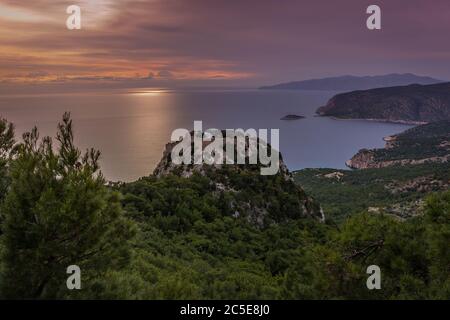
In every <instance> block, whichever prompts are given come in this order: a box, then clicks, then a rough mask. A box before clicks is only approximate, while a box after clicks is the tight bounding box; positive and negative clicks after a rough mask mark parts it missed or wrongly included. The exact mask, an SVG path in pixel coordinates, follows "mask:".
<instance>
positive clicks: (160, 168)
mask: <svg viewBox="0 0 450 320" xmlns="http://www.w3.org/2000/svg"><path fill="white" fill-rule="evenodd" d="M177 143H178V142H173V143H168V144H167V145H166V148H165V150H164V152H163V156H162V158H161V161H160V162H159V164H158V165H157V167H156V169H155V170H154V173H153V174H154V176H156V177H158V178H163V177H165V176H169V175H176V176H180V177H184V178H186V179H191V178H195V177H196V176H200V177H202V178H203V179H204V178H206V179H208V180H209V185H210V186H211V188H212V189H213V190H214V192H213V195H214V197H216V198H218V199H219V198H220V199H224V201H225V202H226V204H225V206H226V207H228V211H229V212H232V213H231V214H232V215H233V216H234V217H235V218H238V217H246V218H247V219H248V220H249V221H250V222H251V223H253V224H255V225H257V226H259V227H264V226H266V225H267V224H270V223H274V222H281V221H285V220H289V219H298V218H306V217H312V218H315V219H318V220H320V221H324V220H325V216H324V213H323V210H322V209H321V207H320V205H319V204H318V203H317V202H316V201H315V200H314V199H313V198H311V197H309V196H308V195H307V194H306V193H305V191H304V190H303V189H302V188H301V187H300V186H298V185H297V184H296V183H295V182H294V181H293V178H292V175H291V173H290V172H289V170H288V169H287V167H286V165H285V164H284V162H283V159H282V156H281V154H280V160H279V171H278V173H277V174H275V175H266V176H264V175H261V173H260V167H261V164H260V163H258V164H248V153H246V164H215V165H207V164H180V165H178V164H174V163H173V162H172V158H171V154H172V150H173V148H174V147H175V145H176V144H177ZM247 143H248V141H247ZM268 148H269V150H270V152H271V146H270V145H268ZM246 152H248V144H247V145H246Z"/></svg>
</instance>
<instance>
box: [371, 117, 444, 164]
mask: <svg viewBox="0 0 450 320" xmlns="http://www.w3.org/2000/svg"><path fill="white" fill-rule="evenodd" d="M394 145H395V147H393V148H388V149H375V150H374V152H375V154H374V160H375V161H392V160H401V159H427V158H432V157H444V156H447V155H449V154H450V149H449V146H450V121H439V122H433V123H430V124H426V125H421V126H417V127H414V128H412V129H409V130H406V131H405V132H402V133H401V134H398V135H396V136H395V142H394Z"/></svg>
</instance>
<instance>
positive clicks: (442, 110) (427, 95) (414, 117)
mask: <svg viewBox="0 0 450 320" xmlns="http://www.w3.org/2000/svg"><path fill="white" fill-rule="evenodd" d="M317 113H318V114H319V115H322V116H330V117H336V118H340V119H365V120H375V121H389V122H398V123H411V124H424V123H429V122H435V121H441V120H450V83H449V82H447V83H440V84H432V85H418V84H415V85H409V86H400V87H388V88H378V89H371V90H364V91H352V92H348V93H342V94H338V95H336V96H334V97H333V98H331V99H330V100H329V101H328V103H327V104H326V105H325V106H323V107H320V108H319V109H318V110H317Z"/></svg>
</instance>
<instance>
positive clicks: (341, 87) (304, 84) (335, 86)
mask: <svg viewBox="0 0 450 320" xmlns="http://www.w3.org/2000/svg"><path fill="white" fill-rule="evenodd" d="M440 82H443V81H441V80H437V79H433V78H430V77H423V76H417V75H415V74H412V73H405V74H397V73H392V74H387V75H381V76H366V77H356V76H341V77H331V78H323V79H311V80H304V81H294V82H287V83H280V84H276V85H273V86H264V87H260V88H259V89H262V90H324V91H325V90H330V91H333V90H335V91H353V90H367V89H373V88H382V87H393V86H404V85H409V84H422V85H427V84H434V83H440Z"/></svg>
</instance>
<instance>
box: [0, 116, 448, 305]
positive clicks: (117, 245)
mask: <svg viewBox="0 0 450 320" xmlns="http://www.w3.org/2000/svg"><path fill="white" fill-rule="evenodd" d="M99 159H100V152H99V151H96V150H93V149H90V150H87V151H85V152H82V151H81V150H80V149H79V148H77V147H76V146H75V145H74V130H73V124H72V120H71V119H70V115H69V114H65V115H64V117H63V119H62V121H61V123H60V124H59V125H58V130H57V134H56V137H54V138H50V137H40V136H39V132H38V130H37V129H36V128H34V129H32V130H31V131H30V132H28V133H25V134H24V135H23V137H22V138H20V139H19V138H18V137H16V136H15V133H14V127H13V125H12V124H11V123H9V122H8V121H7V120H4V119H3V120H1V121H0V227H1V235H0V298H2V299H449V298H450V251H449V243H450V192H449V191H436V192H430V193H429V195H427V196H426V200H425V204H424V206H423V208H422V209H421V212H418V213H417V214H416V215H414V216H413V217H411V218H408V219H398V218H397V217H395V216H393V215H389V214H383V213H382V212H381V213H379V214H371V213H367V212H365V211H364V210H363V209H362V208H363V206H360V205H358V203H359V202H355V205H356V206H355V207H354V208H352V200H351V199H349V200H348V203H347V204H346V207H342V206H339V204H338V203H336V205H335V207H334V208H331V204H330V202H328V204H326V205H324V206H323V208H324V210H325V215H327V210H330V209H331V210H334V211H332V214H331V215H330V217H329V218H328V216H327V219H326V220H325V222H323V221H320V220H319V219H317V218H315V217H313V216H309V217H308V216H305V215H304V214H303V212H302V210H300V209H299V201H300V200H299V199H301V197H302V196H303V194H301V192H300V191H298V189H295V188H294V187H292V186H291V185H289V184H288V183H287V182H286V181H285V180H284V179H281V178H279V177H277V176H274V177H270V176H264V177H263V176H260V175H255V174H251V172H250V173H249V172H247V171H243V172H238V173H236V172H228V173H227V172H221V173H220V174H219V173H214V172H212V173H211V174H209V175H207V176H204V175H200V174H194V175H193V176H191V177H189V178H182V177H179V176H177V175H167V176H163V177H160V178H157V177H155V176H152V175H149V176H147V177H143V178H141V179H139V180H138V181H135V182H131V183H115V184H111V183H107V181H106V179H105V178H104V177H103V175H102V174H101V168H100V165H99ZM368 173H369V171H368ZM370 173H372V171H370ZM372 174H375V173H372ZM447 174H448V171H447ZM215 175H217V176H215ZM224 175H225V176H227V175H228V179H229V180H231V181H232V182H233V185H235V186H241V190H243V191H242V192H233V191H232V190H225V191H223V192H217V190H216V185H215V184H214V183H211V182H212V181H214V179H224ZM296 179H297V182H298V181H300V183H301V179H300V178H299V177H296ZM316 190H317V189H316ZM352 190H353V192H356V191H355V189H352ZM306 191H307V193H308V192H309V191H308V190H306ZM317 195H319V194H317ZM317 195H316V194H313V196H314V197H315V198H316V200H317V201H318V203H321V201H322V198H324V199H325V198H327V196H329V195H331V192H330V193H328V192H327V190H326V189H324V194H323V195H322V197H320V196H317ZM317 201H314V202H311V203H312V205H313V206H317ZM380 201H381V200H380ZM244 202H249V203H257V204H258V203H259V204H262V205H265V204H266V203H270V206H268V207H267V208H266V212H267V213H268V214H267V217H266V218H265V219H264V223H254V221H252V219H249V217H248V216H247V215H246V214H241V215H236V214H234V209H233V208H234V207H233V206H232V205H231V204H233V203H244ZM346 208H348V209H346ZM333 212H334V213H333ZM69 265H78V266H79V267H80V269H81V283H82V288H81V290H68V289H67V287H66V279H67V277H68V274H67V273H66V268H67V266H69ZM370 265H378V266H379V267H380V269H381V289H380V290H368V288H367V286H366V280H367V277H368V276H369V275H368V274H367V273H366V269H367V267H368V266H370Z"/></svg>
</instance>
